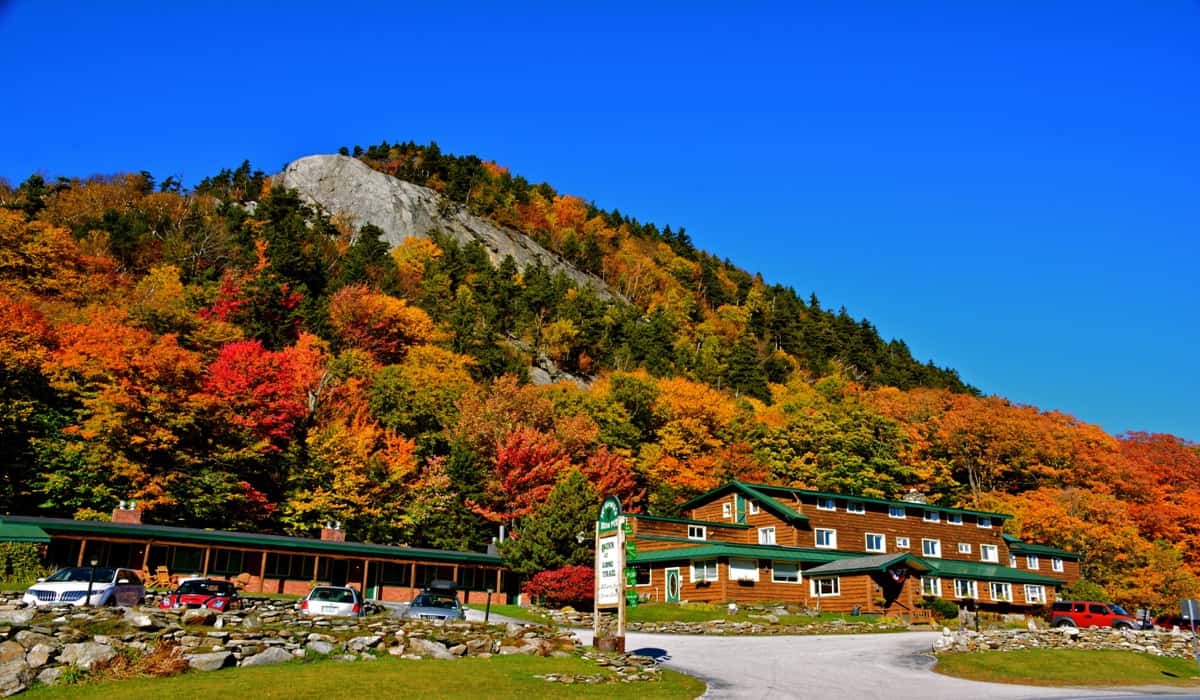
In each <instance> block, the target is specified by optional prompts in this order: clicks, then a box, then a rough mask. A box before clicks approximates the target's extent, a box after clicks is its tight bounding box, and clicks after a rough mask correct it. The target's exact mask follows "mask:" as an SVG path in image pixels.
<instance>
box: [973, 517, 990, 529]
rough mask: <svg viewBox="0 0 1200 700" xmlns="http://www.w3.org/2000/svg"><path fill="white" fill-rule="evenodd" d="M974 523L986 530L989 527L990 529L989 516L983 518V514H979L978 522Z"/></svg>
mask: <svg viewBox="0 0 1200 700" xmlns="http://www.w3.org/2000/svg"><path fill="white" fill-rule="evenodd" d="M976 524H977V525H978V526H979V527H982V528H984V529H987V530H990V529H992V519H991V518H985V517H983V516H980V517H979V522H978V523H976Z"/></svg>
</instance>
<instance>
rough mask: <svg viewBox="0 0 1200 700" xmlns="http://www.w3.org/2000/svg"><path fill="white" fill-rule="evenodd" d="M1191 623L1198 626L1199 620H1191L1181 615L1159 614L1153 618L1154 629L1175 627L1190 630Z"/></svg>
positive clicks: (1199, 624) (1199, 625)
mask: <svg viewBox="0 0 1200 700" xmlns="http://www.w3.org/2000/svg"><path fill="white" fill-rule="evenodd" d="M1193 625H1195V626H1196V627H1197V628H1200V620H1192V619H1191V618H1187V617H1184V616H1183V615H1159V616H1158V617H1156V618H1154V629H1156V630H1170V629H1172V628H1175V627H1178V628H1179V629H1181V630H1190V629H1192V626H1193Z"/></svg>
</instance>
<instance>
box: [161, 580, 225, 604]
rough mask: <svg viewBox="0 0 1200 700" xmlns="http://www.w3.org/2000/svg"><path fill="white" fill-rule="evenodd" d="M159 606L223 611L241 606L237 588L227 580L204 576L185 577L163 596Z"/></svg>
mask: <svg viewBox="0 0 1200 700" xmlns="http://www.w3.org/2000/svg"><path fill="white" fill-rule="evenodd" d="M158 606H159V607H160V608H211V609H212V610H219V611H221V612H224V611H226V610H236V609H237V608H240V607H242V599H241V597H240V596H238V594H237V589H235V588H234V587H233V584H232V583H230V582H229V581H214V580H213V579H206V578H192V579H186V580H184V581H181V582H180V583H179V588H176V589H175V590H173V591H171V592H170V593H168V594H167V595H165V596H163V599H162V602H160V603H159V604H158Z"/></svg>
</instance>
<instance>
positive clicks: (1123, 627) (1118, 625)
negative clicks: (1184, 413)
mask: <svg viewBox="0 0 1200 700" xmlns="http://www.w3.org/2000/svg"><path fill="white" fill-rule="evenodd" d="M1113 627H1114V628H1115V629H1119V630H1131V629H1133V625H1131V624H1129V623H1128V622H1116V623H1113Z"/></svg>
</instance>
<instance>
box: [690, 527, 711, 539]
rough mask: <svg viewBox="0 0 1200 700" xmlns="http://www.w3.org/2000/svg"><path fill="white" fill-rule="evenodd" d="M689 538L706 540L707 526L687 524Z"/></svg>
mask: <svg viewBox="0 0 1200 700" xmlns="http://www.w3.org/2000/svg"><path fill="white" fill-rule="evenodd" d="M688 539H689V540H706V539H708V528H706V527H705V526H703V525H688Z"/></svg>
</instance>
